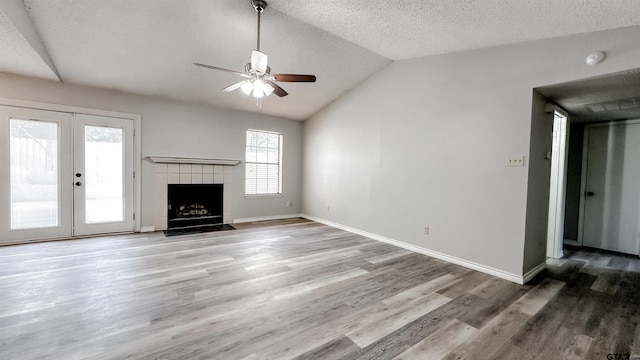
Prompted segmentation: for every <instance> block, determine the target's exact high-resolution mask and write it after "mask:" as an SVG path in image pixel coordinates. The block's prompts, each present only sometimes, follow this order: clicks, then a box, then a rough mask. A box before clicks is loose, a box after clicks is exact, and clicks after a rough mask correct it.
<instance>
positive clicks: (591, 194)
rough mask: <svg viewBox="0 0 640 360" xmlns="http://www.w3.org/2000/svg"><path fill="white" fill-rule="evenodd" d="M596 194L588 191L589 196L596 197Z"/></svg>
mask: <svg viewBox="0 0 640 360" xmlns="http://www.w3.org/2000/svg"><path fill="white" fill-rule="evenodd" d="M595 194H596V193H594V192H593V191H587V196H593V195H595Z"/></svg>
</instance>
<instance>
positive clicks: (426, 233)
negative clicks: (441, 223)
mask: <svg viewBox="0 0 640 360" xmlns="http://www.w3.org/2000/svg"><path fill="white" fill-rule="evenodd" d="M424 234H425V235H429V227H428V226H426V227H425V228H424Z"/></svg>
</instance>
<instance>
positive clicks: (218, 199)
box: [167, 184, 224, 229]
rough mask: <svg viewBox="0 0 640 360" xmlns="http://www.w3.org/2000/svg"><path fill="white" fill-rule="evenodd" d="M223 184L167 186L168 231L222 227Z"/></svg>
mask: <svg viewBox="0 0 640 360" xmlns="http://www.w3.org/2000/svg"><path fill="white" fill-rule="evenodd" d="M223 188H224V185H223V184H169V185H167V193H168V196H167V200H168V207H167V209H168V210H167V211H168V213H167V220H168V226H167V227H168V228H169V229H187V228H197V227H205V226H212V225H222V223H223V219H222V215H223V209H222V201H223V191H224V189H223Z"/></svg>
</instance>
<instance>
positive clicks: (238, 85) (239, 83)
mask: <svg viewBox="0 0 640 360" xmlns="http://www.w3.org/2000/svg"><path fill="white" fill-rule="evenodd" d="M248 82H251V80H242V81H239V82H237V83H235V84H231V85H229V86H227V87H226V88H224V89H222V91H233V90H235V89H238V88H240V87H242V85H244V84H246V83H248Z"/></svg>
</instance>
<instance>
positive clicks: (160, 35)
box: [0, 0, 640, 120]
mask: <svg viewBox="0 0 640 360" xmlns="http://www.w3.org/2000/svg"><path fill="white" fill-rule="evenodd" d="M269 3H270V5H269V7H268V8H267V9H266V10H265V12H264V14H263V16H262V44H261V45H262V46H261V50H262V51H264V52H265V53H267V54H268V55H269V65H270V66H271V68H272V69H273V73H302V74H315V75H316V76H317V78H318V81H317V82H316V83H313V84H304V83H302V84H300V83H280V84H281V85H282V87H283V88H285V89H286V90H287V91H288V92H289V94H290V95H289V96H287V97H284V98H278V97H275V96H273V95H272V96H270V97H268V98H267V99H265V100H264V101H263V103H262V107H261V108H258V107H256V106H255V102H254V101H253V100H252V99H251V98H249V97H246V96H245V95H244V94H242V93H241V92H239V91H236V92H232V93H224V92H221V91H220V89H222V88H224V87H226V86H227V85H230V84H232V83H234V82H236V81H238V80H239V79H238V78H237V76H235V75H233V74H230V73H221V72H216V71H212V70H206V69H202V68H198V67H195V66H193V65H191V63H193V62H202V63H206V64H211V65H215V66H220V67H224V68H229V69H233V70H242V69H243V67H244V64H245V63H246V62H248V61H249V57H250V54H251V50H252V49H254V48H255V42H256V39H255V35H256V34H255V32H256V13H255V11H254V10H253V8H252V7H251V5H250V2H249V0H215V1H212V0H189V1H183V0H109V1H104V0H24V2H23V1H22V0H3V1H2V2H0V10H2V14H0V46H1V47H0V71H2V72H9V73H17V74H21V75H28V76H34V77H41V78H46V79H52V80H55V79H57V77H56V71H57V73H59V75H60V79H61V81H63V82H68V83H76V84H84V85H90V86H97V87H102V88H110V89H119V90H123V91H129V92H134V93H140V94H146V95H153V96H161V97H167V98H173V99H179V100H184V101H190V102H196V103H204V104H209V105H213V106H218V107H223V108H232V109H239V110H245V111H251V112H260V113H265V114H269V115H274V116H279V117H285V118H291V119H299V120H303V119H306V118H308V117H309V116H310V115H312V114H313V113H315V112H317V111H318V110H320V109H321V108H323V107H324V106H326V105H328V104H329V103H330V102H332V101H333V100H335V99H336V98H338V97H340V96H341V95H342V94H343V93H344V92H346V91H348V90H349V89H351V88H353V87H354V86H356V85H357V84H358V83H360V82H361V81H363V80H364V79H366V78H367V77H368V76H370V75H371V74H373V73H375V72H376V71H378V70H380V69H381V68H383V67H384V66H385V65H387V64H388V63H389V62H390V61H391V60H396V59H406V58H412V57H417V56H427V55H433V54H440V53H448V52H453V51H461V50H468V49H474V48H481V47H487V46H493V45H499V44H508V43H514V42H520V41H526V40H533V39H541V38H549V37H556V36H563V35H570V34H576V33H583V32H590V31H596V30H604V29H611V28H618V27H625V26H631V25H640V2H638V1H637V0H609V1H605V0H563V1H558V0H538V1H530V0H509V1H505V0H460V1H450V0H403V1H399V0H398V1H389V0H369V1H367V2H365V1H360V0H324V1H315V2H307V1H285V0H271V1H269ZM16 4H18V5H20V6H23V7H25V8H26V11H24V13H25V14H27V15H26V16H25V18H27V19H28V20H29V21H28V22H30V24H25V23H24V22H23V21H22V19H20V18H19V15H20V14H18V15H15V14H16V13H19V11H16V8H15V7H14V5H16ZM26 25H30V27H31V28H32V29H34V31H33V34H35V37H38V35H39V39H35V38H34V36H33V34H31V31H30V30H29V26H26ZM40 41H41V44H43V46H38V43H39V42H40ZM45 49H46V50H45Z"/></svg>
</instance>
